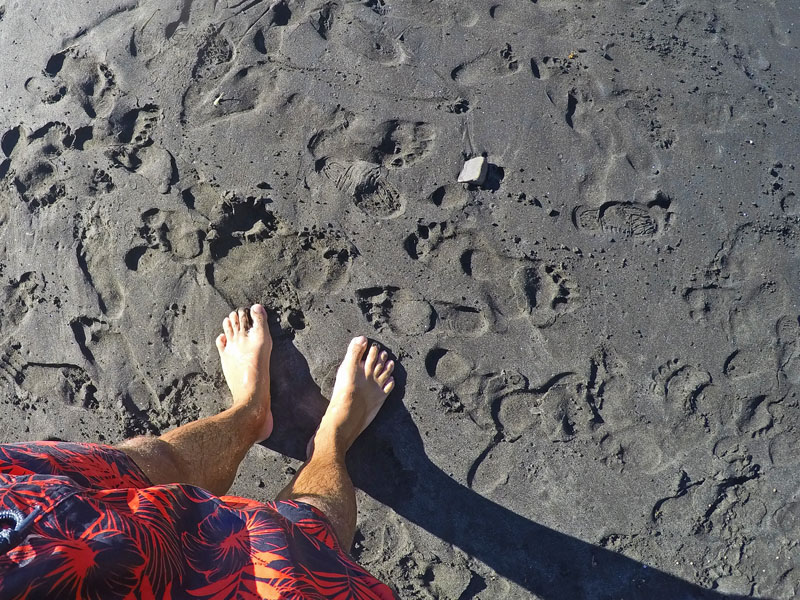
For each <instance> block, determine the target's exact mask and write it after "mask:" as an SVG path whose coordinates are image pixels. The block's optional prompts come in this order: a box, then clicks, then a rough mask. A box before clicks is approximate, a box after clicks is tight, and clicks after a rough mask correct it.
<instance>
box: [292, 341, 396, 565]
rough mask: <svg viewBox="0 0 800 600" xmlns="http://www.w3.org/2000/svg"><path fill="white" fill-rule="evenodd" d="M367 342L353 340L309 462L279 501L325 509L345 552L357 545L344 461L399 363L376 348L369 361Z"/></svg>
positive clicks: (350, 487)
mask: <svg viewBox="0 0 800 600" xmlns="http://www.w3.org/2000/svg"><path fill="white" fill-rule="evenodd" d="M366 349H367V339H366V338H365V337H363V336H362V337H357V338H354V339H353V340H352V341H351V342H350V345H349V347H348V348H347V354H346V356H345V359H344V361H343V362H342V364H341V366H340V367H339V371H338V372H337V374H336V383H335V385H334V387H333V394H332V395H331V401H330V404H329V405H328V409H327V411H326V412H325V415H324V416H323V418H322V421H321V423H320V426H319V429H317V432H316V434H315V435H314V437H313V438H312V440H311V442H309V451H308V460H307V461H306V463H305V464H304V465H303V466H302V468H301V469H300V470H299V471H298V472H297V474H296V475H295V476H294V478H293V479H292V481H291V482H290V483H289V485H287V486H286V488H284V489H283V491H281V493H280V494H279V495H278V500H298V501H301V502H306V503H308V504H311V505H312V506H315V507H317V508H318V509H320V510H321V511H322V512H323V513H324V514H325V516H327V517H328V519H329V520H330V521H331V524H332V525H333V528H334V530H335V532H336V536H337V537H338V539H339V543H340V544H341V545H342V547H343V548H345V550H349V549H350V547H351V546H352V545H353V537H354V535H355V529H356V495H355V489H354V488H353V482H352V481H351V480H350V475H349V474H348V472H347V466H346V464H345V455H346V454H347V451H348V450H349V449H350V446H352V444H353V442H355V440H356V438H358V436H359V435H361V432H362V431H364V429H365V428H366V427H367V425H369V424H370V422H372V420H373V419H374V418H375V415H377V414H378V411H379V410H380V408H381V406H383V402H384V401H385V400H386V396H388V394H389V392H391V391H392V388H393V387H394V379H392V377H391V373H392V370H393V369H394V363H393V362H392V361H390V360H388V358H389V357H388V355H387V353H386V352H381V353H379V352H378V347H377V346H376V345H373V346H372V347H371V348H370V349H369V352H367V355H366V358H365V357H364V354H365V351H366Z"/></svg>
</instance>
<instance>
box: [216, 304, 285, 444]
mask: <svg viewBox="0 0 800 600" xmlns="http://www.w3.org/2000/svg"><path fill="white" fill-rule="evenodd" d="M222 329H223V331H224V332H225V333H221V334H220V335H219V336H218V337H217V350H219V357H220V360H221V361H222V372H223V373H224V374H225V381H226V382H227V383H228V387H229V388H230V390H231V394H232V395H233V406H234V407H237V406H241V407H246V408H249V409H252V414H253V423H254V425H255V426H257V427H256V428H255V432H256V441H258V442H260V441H262V440H265V439H267V438H268V437H269V436H270V434H271V433H272V411H271V409H270V395H269V357H270V354H271V353H272V338H271V337H270V335H269V329H268V328H267V311H266V310H265V309H264V307H263V306H261V305H260V304H254V305H253V306H252V307H250V309H249V310H248V309H246V308H240V309H239V310H238V311H233V312H232V313H231V314H230V315H228V316H227V317H225V320H223V321H222Z"/></svg>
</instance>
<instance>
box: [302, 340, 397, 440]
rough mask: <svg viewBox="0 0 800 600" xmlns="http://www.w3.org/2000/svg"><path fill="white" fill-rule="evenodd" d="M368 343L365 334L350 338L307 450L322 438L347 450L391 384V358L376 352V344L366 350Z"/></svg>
mask: <svg viewBox="0 0 800 600" xmlns="http://www.w3.org/2000/svg"><path fill="white" fill-rule="evenodd" d="M367 345H368V343H367V338H365V337H364V336H360V337H357V338H353V339H352V340H351V341H350V345H349V346H348V347H347V354H346V355H345V357H344V360H343V361H342V364H341V365H340V366H339V370H338V371H337V372H336V383H335V384H334V386H333V393H332V394H331V401H330V403H329V404H328V409H327V410H326V411H325V415H324V416H323V417H322V422H321V423H320V425H319V429H318V430H317V433H316V434H315V436H314V438H313V439H312V440H311V442H310V443H309V448H308V450H309V454H311V452H313V447H314V444H315V443H319V442H320V441H321V440H325V441H326V442H332V443H334V444H335V445H336V447H337V449H339V450H341V451H343V452H347V450H348V449H349V448H350V446H352V445H353V442H355V441H356V438H357V437H358V436H359V435H361V432H362V431H364V429H366V427H367V425H369V424H370V423H371V422H372V420H373V419H374V418H375V415H377V414H378V411H379V410H380V409H381V406H383V402H384V400H386V397H387V396H388V395H389V392H391V391H392V389H393V388H394V378H393V377H392V376H391V375H392V370H393V369H394V362H393V361H391V360H389V355H388V354H387V353H386V352H385V351H384V352H379V351H378V346H377V345H376V344H373V345H372V346H371V347H370V348H369V351H368V352H367ZM365 352H366V358H365V357H364V353H365Z"/></svg>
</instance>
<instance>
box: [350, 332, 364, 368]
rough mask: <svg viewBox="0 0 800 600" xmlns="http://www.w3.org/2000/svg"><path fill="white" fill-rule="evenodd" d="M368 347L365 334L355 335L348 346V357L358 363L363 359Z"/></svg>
mask: <svg viewBox="0 0 800 600" xmlns="http://www.w3.org/2000/svg"><path fill="white" fill-rule="evenodd" d="M366 347H367V338H365V337H364V336H363V335H360V336H358V337H354V338H353V339H352V340H350V345H349V346H348V347H347V356H348V359H349V360H351V361H353V362H354V363H357V362H358V361H360V360H361V357H362V356H364V350H365V349H366Z"/></svg>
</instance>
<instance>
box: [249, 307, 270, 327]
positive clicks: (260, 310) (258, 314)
mask: <svg viewBox="0 0 800 600" xmlns="http://www.w3.org/2000/svg"><path fill="white" fill-rule="evenodd" d="M250 317H251V318H252V322H253V324H252V328H253V329H261V330H263V329H264V325H265V324H266V321H267V311H266V309H265V308H264V307H263V306H261V305H260V304H253V306H251V307H250Z"/></svg>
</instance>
